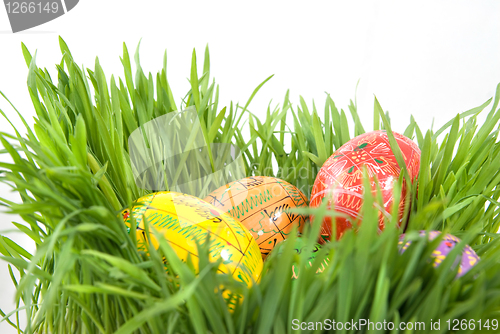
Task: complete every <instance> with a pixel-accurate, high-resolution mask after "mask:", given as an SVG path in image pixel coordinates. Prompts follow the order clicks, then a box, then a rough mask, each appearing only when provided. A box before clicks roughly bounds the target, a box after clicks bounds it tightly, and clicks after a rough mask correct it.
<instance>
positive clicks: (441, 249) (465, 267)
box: [399, 231, 479, 277]
mask: <svg viewBox="0 0 500 334" xmlns="http://www.w3.org/2000/svg"><path fill="white" fill-rule="evenodd" d="M440 234H441V232H439V231H430V232H429V240H431V241H432V240H434V239H436V238H437V237H438V236H439V235H440ZM425 235H426V232H425V231H420V236H422V237H425ZM404 238H405V235H404V234H401V236H400V237H399V246H400V247H401V253H403V252H404V251H405V250H407V249H408V247H410V245H411V241H407V242H406V243H404ZM459 242H460V239H459V238H457V237H455V236H453V235H451V234H446V235H445V236H444V238H443V240H442V241H441V243H440V244H439V246H438V247H437V248H436V249H435V250H434V251H433V252H432V257H433V258H434V261H433V263H432V265H433V266H434V267H438V266H439V265H440V264H441V263H442V262H443V261H444V259H445V258H446V257H447V256H448V254H449V253H450V252H451V250H452V249H453V248H454V247H455V246H456V245H457V244H458V243H459ZM403 243H404V245H403ZM478 261H479V256H477V254H476V252H474V250H473V249H472V248H471V247H470V246H469V245H465V248H464V250H463V252H462V256H461V257H460V260H459V263H458V265H459V266H458V274H457V277H461V276H463V275H465V273H466V272H468V271H469V270H470V269H471V268H472V267H473V266H475V265H476V263H477V262H478ZM457 262H458V260H457Z"/></svg>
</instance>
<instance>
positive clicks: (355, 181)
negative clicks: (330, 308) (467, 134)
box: [310, 131, 420, 242]
mask: <svg viewBox="0 0 500 334" xmlns="http://www.w3.org/2000/svg"><path fill="white" fill-rule="evenodd" d="M393 133H394V137H395V138H396V142H397V143H398V145H399V148H400V149H401V152H402V153H403V158H404V161H405V163H406V168H407V170H408V173H409V175H410V179H411V181H412V182H413V181H414V180H415V179H416V178H417V176H418V171H419V168H420V149H419V148H418V147H417V145H416V144H415V143H414V142H413V141H411V140H410V139H409V138H407V137H405V136H403V135H400V134H398V133H396V132H393ZM364 167H366V169H367V171H368V175H369V177H370V182H371V185H372V191H374V192H375V191H376V189H377V188H376V183H375V178H376V179H377V180H378V182H379V185H380V190H381V192H382V198H383V203H384V207H383V208H382V211H381V212H380V214H379V226H378V227H379V230H382V229H383V228H384V216H388V215H390V213H391V212H390V211H391V207H392V205H393V201H394V197H393V186H394V183H395V182H397V180H398V177H399V174H400V171H401V169H400V168H399V166H398V163H397V161H396V157H395V156H394V153H393V152H392V150H391V146H390V144H389V138H388V137H387V133H386V132H385V131H372V132H368V133H365V134H362V135H360V136H357V137H355V138H353V139H351V140H350V141H348V142H347V143H345V144H344V145H342V146H341V147H340V148H339V149H338V150H337V151H336V152H335V153H334V154H332V156H331V157H330V158H328V159H327V160H326V161H325V163H324V164H323V166H322V167H321V169H320V171H319V173H318V175H317V176H316V180H315V181H314V185H313V189H312V193H311V202H310V206H311V207H318V206H319V205H320V204H321V202H322V200H323V198H324V197H325V196H327V198H328V204H327V205H328V208H331V209H335V210H336V211H338V212H341V213H344V214H346V215H347V216H349V217H350V219H347V218H344V217H336V218H335V223H336V231H337V233H336V238H337V239H339V238H340V237H341V236H342V234H343V233H344V232H345V231H346V229H349V228H351V227H352V222H353V221H354V220H355V219H357V218H361V217H359V211H360V209H361V207H362V204H363V191H364V189H363V168H364ZM406 193H407V190H406V185H405V184H403V190H402V194H403V196H401V201H400V203H399V205H398V207H399V210H398V211H399V212H398V214H399V222H400V223H401V221H402V220H403V212H404V206H405V196H404V195H405V194H406ZM311 220H312V219H311ZM331 224H332V222H331V218H330V217H326V218H325V219H324V221H323V225H322V227H321V238H320V242H325V241H327V240H330V237H331V235H332V233H333V232H332V228H331V226H332V225H331Z"/></svg>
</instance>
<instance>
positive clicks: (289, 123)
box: [0, 39, 500, 334]
mask: <svg viewBox="0 0 500 334" xmlns="http://www.w3.org/2000/svg"><path fill="white" fill-rule="evenodd" d="M60 46H61V52H62V60H61V62H60V63H59V64H57V65H56V67H57V72H58V77H57V80H53V79H52V78H51V77H50V75H49V73H48V71H47V70H45V69H40V68H38V67H37V66H36V61H35V57H32V55H31V54H30V52H29V51H28V49H27V48H26V47H25V46H24V45H23V48H22V51H23V54H24V58H25V60H26V64H27V65H28V67H29V71H28V89H29V92H30V95H31V98H32V101H33V106H34V108H35V110H36V115H37V116H36V122H35V125H34V126H33V127H32V128H30V127H28V126H27V125H26V128H25V129H22V130H21V129H14V130H15V135H14V136H12V135H9V134H6V133H1V134H0V140H1V142H2V146H3V149H2V150H1V153H2V154H3V155H6V156H8V157H10V159H12V160H13V163H6V162H2V163H0V168H1V174H0V178H1V181H2V182H4V183H6V184H7V185H9V186H10V187H11V188H12V190H13V191H15V192H17V193H18V194H19V195H20V197H21V199H22V204H17V203H13V202H10V201H8V200H7V199H1V202H2V204H3V205H4V206H5V208H6V209H7V210H8V211H9V212H11V213H13V214H19V215H20V216H21V218H22V220H23V221H22V222H18V223H15V227H16V228H17V229H18V230H20V231H21V232H23V233H24V234H26V235H27V236H29V237H30V238H31V239H32V240H33V241H34V243H35V244H36V252H35V254H30V253H28V252H27V251H26V250H24V249H22V248H21V247H20V246H18V245H17V244H15V243H14V242H13V241H12V240H11V239H9V238H8V237H7V236H6V235H2V236H0V253H1V254H2V257H1V258H2V259H3V260H4V261H6V262H7V263H8V268H9V271H10V273H11V276H12V279H13V283H14V284H15V286H16V288H17V293H16V301H17V305H18V306H19V309H18V310H14V312H11V313H9V314H7V315H6V316H5V318H4V321H8V322H9V323H10V324H12V325H13V326H14V327H18V328H19V332H25V333H34V332H36V333H112V332H117V333H217V334H219V333H269V332H273V333H291V332H295V331H292V321H293V319H299V320H300V321H306V322H309V321H312V322H316V321H323V320H324V319H335V320H336V321H350V320H351V319H354V320H355V321H356V320H358V319H370V320H371V321H373V322H376V321H383V320H385V321H388V322H389V321H392V322H395V323H398V322H403V321H404V322H408V321H423V322H426V326H427V327H426V328H427V330H423V331H420V332H421V333H427V332H429V327H428V326H429V321H430V319H433V321H437V320H438V319H441V331H434V332H436V333H439V332H441V333H444V332H447V325H446V320H448V319H455V318H456V319H467V320H469V319H476V320H479V319H482V320H483V323H484V321H486V320H487V319H490V321H491V319H499V318H500V241H499V238H498V236H499V235H498V234H496V232H497V231H498V229H499V228H500V217H499V215H498V214H499V205H500V204H499V202H498V201H499V197H500V187H497V185H498V184H499V183H500V170H499V168H498V166H500V144H499V143H498V142H497V139H498V129H499V119H500V109H499V108H498V103H499V98H500V86H499V87H498V88H497V91H496V95H495V97H494V98H493V99H490V100H488V101H486V102H485V103H484V104H482V105H481V106H479V107H477V108H474V109H471V110H469V111H466V112H463V113H461V114H457V116H456V117H455V118H454V119H452V120H451V121H450V122H448V123H447V124H445V125H444V126H443V127H441V128H440V129H439V130H437V131H435V132H434V131H431V130H427V131H424V130H422V129H420V128H419V126H418V125H417V124H416V122H415V121H414V120H413V118H412V120H411V122H410V124H409V125H408V127H407V128H406V129H405V131H404V135H406V136H408V137H410V138H413V139H414V140H415V142H417V143H418V146H419V147H420V149H421V150H422V160H421V169H420V174H419V179H418V184H417V183H415V184H414V185H413V186H412V192H411V206H409V207H408V210H409V215H410V218H409V225H408V233H407V234H408V236H409V238H410V239H412V240H414V241H413V244H412V247H410V248H409V249H408V250H407V251H406V252H405V253H403V254H400V253H399V250H398V247H397V243H398V236H399V234H400V231H399V229H397V228H396V224H395V221H392V222H391V221H388V222H387V228H386V230H385V231H384V232H383V233H381V234H380V235H379V234H377V233H376V226H377V221H378V214H377V212H376V211H375V209H374V208H373V205H372V203H373V201H374V200H377V199H376V198H375V199H374V198H372V197H371V195H369V194H367V196H366V197H365V203H364V207H363V224H362V225H361V227H360V229H359V233H352V232H348V233H346V234H345V236H344V237H343V238H342V240H340V241H335V242H331V243H329V244H328V245H327V246H325V247H323V248H322V251H321V253H320V254H319V255H318V256H317V257H316V260H315V262H314V263H313V264H312V266H311V267H309V266H308V265H306V263H307V256H306V255H300V256H298V255H296V254H295V253H294V251H293V249H292V246H293V245H292V243H290V244H289V245H287V246H286V247H284V251H283V253H282V254H281V255H280V256H272V257H271V258H270V259H269V260H268V261H266V263H265V268H264V271H263V276H262V280H261V282H260V283H259V284H255V285H254V286H253V287H252V288H250V289H247V288H245V287H242V286H240V285H239V284H238V283H237V282H235V281H234V280H233V279H232V278H231V277H229V276H226V275H218V274H216V268H217V264H213V263H209V262H208V260H207V259H208V255H207V250H206V247H205V246H200V247H201V248H200V254H201V256H200V273H199V275H195V274H194V269H193V266H192V264H190V263H189V262H188V263H183V262H181V261H180V260H179V259H178V258H177V257H176V256H175V254H174V253H173V251H172V250H171V249H170V248H169V246H168V243H167V242H165V241H164V239H162V238H159V239H160V240H161V242H160V248H159V249H158V250H155V249H150V250H149V251H150V254H151V256H150V257H146V256H145V255H144V254H142V253H139V252H138V251H137V250H136V242H137V241H136V240H135V239H134V238H131V237H129V235H128V233H127V230H126V227H125V225H124V224H123V222H122V220H121V218H120V217H119V212H120V210H121V209H123V208H125V207H130V206H131V204H132V203H133V201H134V200H136V199H137V198H139V197H141V196H143V195H145V194H147V193H149V192H150V191H149V190H146V189H142V188H140V187H138V186H137V184H136V182H135V179H134V176H133V170H132V167H133V166H131V163H130V159H129V147H128V145H129V143H128V138H129V136H130V135H131V133H132V132H133V131H134V130H136V129H138V128H140V127H141V126H143V125H144V124H146V123H147V122H149V121H151V120H152V119H155V118H157V117H159V116H163V115H166V114H168V113H171V112H175V111H176V110H183V109H186V108H188V107H191V106H192V107H194V108H195V110H196V111H197V113H198V116H199V119H200V124H201V131H202V136H203V138H204V139H205V141H206V142H208V143H210V144H211V145H213V144H220V143H223V144H224V143H226V144H229V143H232V144H235V145H237V146H238V147H239V148H240V150H241V152H242V158H243V165H244V166H245V172H246V174H247V175H272V176H276V177H279V178H282V179H284V180H286V181H288V182H290V183H292V184H294V185H296V186H297V187H299V188H300V189H301V190H302V191H303V192H304V193H305V194H306V195H308V196H309V195H310V191H311V187H312V184H313V183H314V180H315V177H316V174H317V172H318V170H319V168H320V167H321V165H322V164H323V163H324V161H325V160H326V159H327V158H328V157H329V156H330V155H331V154H332V153H333V152H334V151H335V150H336V149H338V148H339V147H340V146H341V145H342V144H344V143H345V142H347V141H348V140H349V139H350V138H351V137H352V136H356V135H359V134H362V133H364V132H365V128H364V126H363V125H362V124H361V122H360V118H359V117H358V114H357V107H356V104H355V103H354V102H352V101H351V103H350V105H349V106H348V109H349V110H348V113H349V114H350V119H351V120H352V124H354V129H349V127H348V124H349V121H348V115H347V113H346V112H345V111H344V110H342V109H341V110H339V109H338V108H337V107H336V105H335V104H334V102H333V101H332V99H331V98H330V97H329V96H327V98H326V101H325V104H324V108H323V109H321V110H318V109H316V106H315V105H314V104H313V105H307V104H306V102H305V101H304V100H303V99H302V98H301V99H300V100H299V101H298V103H292V102H291V101H290V100H289V95H288V93H287V94H286V96H285V98H284V100H283V103H282V104H281V105H280V106H277V107H276V108H275V109H271V108H268V110H267V112H266V117H265V119H262V118H259V117H256V116H255V115H254V114H253V113H252V112H251V111H250V109H249V106H250V103H251V101H252V99H253V97H254V96H255V94H257V93H258V90H259V89H260V88H261V87H262V85H264V84H265V82H266V81H267V80H269V79H270V78H271V77H269V78H267V79H266V80H264V81H263V82H262V84H260V85H259V86H258V87H257V88H256V89H255V91H254V92H252V93H251V94H250V98H249V100H248V101H247V102H246V103H245V104H242V105H239V104H235V103H231V104H229V105H227V106H222V105H219V98H218V97H219V87H218V86H217V85H216V84H215V82H214V81H213V79H211V78H210V74H211V73H210V57H209V52H208V49H207V50H205V57H204V60H203V66H202V67H200V70H201V75H200V70H198V61H197V59H196V54H195V52H193V58H192V65H191V72H190V75H189V78H190V83H191V89H190V91H189V92H187V94H186V95H185V96H184V98H182V99H181V102H180V103H179V102H176V101H175V100H174V96H176V95H177V94H178V93H177V92H176V93H175V94H174V93H173V92H174V91H175V90H174V89H173V87H170V85H169V82H168V80H167V57H166V54H165V58H164V59H165V60H164V64H163V68H162V69H160V71H159V72H158V73H157V74H151V73H149V74H146V73H144V72H143V71H142V69H141V67H140V61H139V53H138V51H136V54H135V57H134V60H135V71H134V72H133V70H132V64H131V59H130V55H129V52H128V50H127V48H126V46H125V45H124V48H123V55H122V57H121V61H122V64H123V68H124V73H123V77H122V78H115V77H113V76H112V77H111V78H110V79H107V78H106V76H105V73H104V71H103V69H102V68H101V66H100V65H99V61H98V60H96V63H95V66H94V69H93V70H90V69H85V68H82V67H80V66H78V65H77V63H76V62H75V60H74V59H73V56H72V55H71V52H70V51H69V48H68V47H67V45H66V44H65V42H64V41H63V40H62V39H60ZM20 75H24V73H20ZM2 95H3V94H2ZM4 98H6V97H5V96H4ZM485 109H488V110H489V111H483V110H485ZM480 112H488V116H487V118H486V121H485V122H484V124H482V125H479V124H478V123H477V115H478V114H479V113H480ZM1 113H2V114H3V115H4V117H5V114H4V112H3V111H1ZM19 117H21V119H22V115H21V113H19ZM23 121H24V120H23ZM25 124H26V122H25ZM365 126H366V125H365ZM382 128H383V129H386V130H388V132H389V138H390V139H391V141H392V139H393V137H392V132H391V130H390V119H389V115H387V114H386V113H385V112H384V111H383V109H382V107H381V106H380V104H379V102H378V101H377V100H375V104H374V124H373V129H382ZM369 130H371V129H369ZM369 130H368V129H367V130H366V131H369ZM24 132H25V133H24ZM438 138H442V139H438ZM393 147H394V148H395V149H394V152H395V154H396V157H397V158H398V161H399V162H400V164H401V162H402V157H401V155H400V152H399V151H398V149H396V147H395V146H393ZM184 158H185V159H194V158H193V157H191V156H189V157H184ZM5 160H7V159H2V161H5ZM190 161H191V160H190ZM198 165H199V166H203V167H202V168H204V169H207V170H210V169H211V170H216V169H217V166H216V161H214V159H213V157H211V156H208V157H206V159H205V160H204V161H199V162H198ZM180 166H181V167H179V168H180V169H179V170H176V171H175V174H178V175H179V176H178V177H179V178H184V179H190V178H191V177H192V175H186V172H187V171H186V169H185V168H183V165H180ZM273 166H274V168H273ZM403 169H404V166H403ZM404 177H405V173H403V178H404ZM401 181H402V179H401V180H400V182H401ZM200 182H201V181H200ZM400 185H401V183H399V186H400ZM170 186H172V185H169V184H166V185H165V187H166V189H168V187H170ZM396 188H397V189H400V188H398V187H396ZM191 190H192V191H193V192H195V193H197V194H198V195H199V196H203V195H204V193H206V191H208V190H207V189H206V188H205V189H204V188H203V184H198V185H196V184H195V185H193V188H192V189H191ZM395 194H397V191H396V192H395ZM312 212H314V215H315V216H316V217H318V218H317V219H316V221H315V224H313V226H312V228H308V229H307V230H306V231H305V233H304V238H306V240H307V242H308V243H309V244H311V245H312V244H313V243H314V242H315V241H316V237H315V236H316V235H318V231H319V224H320V221H321V218H322V217H323V216H324V215H325V214H334V213H332V212H327V211H326V209H325V207H324V206H323V207H320V208H319V209H315V210H310V209H307V210H303V211H302V213H307V214H309V213H312ZM394 219H395V218H394ZM8 228H10V226H5V225H4V226H3V228H2V229H4V230H5V229H8ZM422 229H425V230H431V229H434V230H442V231H447V232H450V233H453V234H454V235H456V236H458V237H460V238H462V239H463V241H464V243H468V244H469V245H471V246H472V247H473V248H474V249H475V250H476V252H477V253H478V254H479V256H480V257H481V261H480V262H479V263H478V265H476V266H475V267H474V268H473V269H472V270H471V271H470V272H469V273H467V274H466V275H465V276H463V277H462V278H460V279H455V276H456V269H453V263H452V262H453V258H452V257H451V256H450V257H449V259H448V260H447V261H444V262H443V263H442V265H441V266H440V267H439V268H437V269H435V268H433V267H432V265H431V264H430V262H429V256H430V254H431V253H432V250H433V248H435V246H436V245H437V242H439V240H436V241H434V242H429V243H428V242H425V241H424V240H423V239H419V238H418V237H417V234H416V233H415V232H414V231H418V230H422ZM151 233H155V232H154V231H151ZM464 243H462V244H461V246H463V244H464ZM459 248H460V247H459ZM459 248H457V250H456V252H458V251H460V249H459ZM203 254H204V255H203ZM163 257H166V258H167V260H168V261H167V262H168V264H167V265H164V264H163V261H162V259H163ZM325 257H328V258H329V259H330V261H329V263H330V265H329V266H328V267H327V269H326V270H325V271H324V272H323V273H321V274H317V275H316V274H315V272H316V270H317V268H319V266H320V265H321V263H322V261H323V260H324V258H325ZM294 262H295V263H296V265H297V266H298V267H300V268H301V272H300V277H299V279H298V280H290V277H291V265H292V263H294ZM165 266H166V267H167V268H166V269H167V270H165ZM16 275H17V277H20V279H19V280H16V278H15V277H16ZM221 285H223V286H224V287H226V288H227V289H229V290H230V291H232V292H234V293H238V294H241V295H242V296H243V301H242V302H241V303H239V304H238V305H237V306H236V309H235V311H234V312H230V311H229V310H228V307H227V305H226V301H225V300H224V298H223V297H222V294H221V293H214V291H216V290H218V287H220V286H221ZM17 312H26V314H27V318H28V320H29V321H28V324H27V327H26V328H20V325H19V322H18V321H19V320H18V317H17V316H16V315H17ZM2 315H5V313H4V312H2ZM365 331H366V328H365V330H364V331H360V332H365ZM476 331H477V326H476ZM304 332H307V330H306V331H304ZM318 332H321V331H318ZM340 332H342V331H340ZM344 332H348V331H344ZM374 332H376V331H374ZM381 332H384V331H381ZM393 332H394V333H397V332H398V331H393ZM402 332H403V331H400V333H402ZM415 332H418V331H415ZM464 332H474V331H473V330H470V331H464ZM486 332H488V331H486ZM489 332H492V333H493V332H495V331H494V330H490V331H489Z"/></svg>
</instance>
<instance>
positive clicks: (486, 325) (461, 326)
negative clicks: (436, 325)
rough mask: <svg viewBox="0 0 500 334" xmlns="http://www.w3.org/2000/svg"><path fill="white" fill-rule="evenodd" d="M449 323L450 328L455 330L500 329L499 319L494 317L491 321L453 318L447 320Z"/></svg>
mask: <svg viewBox="0 0 500 334" xmlns="http://www.w3.org/2000/svg"><path fill="white" fill-rule="evenodd" d="M446 322H447V323H448V330H449V331H450V330H453V331H458V330H464V331H465V330H475V329H478V330H493V331H496V330H497V329H498V320H496V319H493V320H492V321H491V322H490V320H483V321H481V320H477V321H476V320H474V319H472V320H469V321H467V320H465V319H463V320H458V319H453V320H448V321H446Z"/></svg>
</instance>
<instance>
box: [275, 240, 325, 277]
mask: <svg viewBox="0 0 500 334" xmlns="http://www.w3.org/2000/svg"><path fill="white" fill-rule="evenodd" d="M288 242H290V239H286V240H284V241H282V242H281V243H280V244H279V245H277V246H276V248H275V249H274V250H273V252H272V255H273V256H274V254H276V256H279V255H280V254H282V253H283V249H284V248H285V247H286V244H287V243H288ZM293 249H294V251H295V252H296V253H297V255H300V254H302V253H307V255H308V260H307V262H308V264H309V266H312V263H313V262H314V259H316V255H317V254H318V252H319V251H320V249H321V245H320V244H318V243H316V244H314V245H313V247H312V249H308V248H307V244H306V242H305V241H304V239H303V238H300V237H299V238H297V239H296V240H295V244H294V247H293ZM329 261H330V259H329V258H325V259H324V260H323V262H322V263H321V265H320V267H319V268H318V270H317V271H316V273H317V274H319V273H322V272H323V271H325V269H326V267H328V264H329ZM291 278H292V279H297V278H299V268H298V266H297V263H294V264H293V265H292V277H291Z"/></svg>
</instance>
